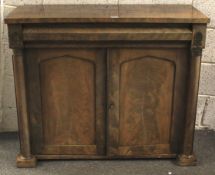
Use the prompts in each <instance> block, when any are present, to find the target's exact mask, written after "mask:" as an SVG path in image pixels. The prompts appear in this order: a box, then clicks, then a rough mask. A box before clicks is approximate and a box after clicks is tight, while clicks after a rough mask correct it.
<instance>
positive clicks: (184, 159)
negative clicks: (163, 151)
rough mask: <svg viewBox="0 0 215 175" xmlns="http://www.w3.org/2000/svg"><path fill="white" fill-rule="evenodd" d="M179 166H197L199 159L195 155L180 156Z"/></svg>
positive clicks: (178, 159)
mask: <svg viewBox="0 0 215 175" xmlns="http://www.w3.org/2000/svg"><path fill="white" fill-rule="evenodd" d="M177 164H178V165H179V166H195V165H196V164H197V159H196V156H195V155H194V154H192V155H185V154H180V155H179V156H178V158H177Z"/></svg>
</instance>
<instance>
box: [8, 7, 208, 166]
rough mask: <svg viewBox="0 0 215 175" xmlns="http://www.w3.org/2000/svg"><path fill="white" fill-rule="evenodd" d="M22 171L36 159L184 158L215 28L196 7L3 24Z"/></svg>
mask: <svg viewBox="0 0 215 175" xmlns="http://www.w3.org/2000/svg"><path fill="white" fill-rule="evenodd" d="M5 22H6V23H7V24H8V32H9V44H10V48H12V49H13V51H14V55H13V65H14V77H15V89H16V99H17V111H18V124H19V136H20V154H19V155H18V156H17V167H35V166H36V160H37V159H118V158H124V159H126V158H177V162H178V164H179V165H195V164H196V157H195V155H194V153H193V135H194V127H195V116H196V103H197V97H198V83H199V73H200V64H201V53H202V49H203V48H204V46H205V38H206V26H207V23H208V22H209V19H208V18H207V17H206V16H204V15H203V14H202V13H201V12H199V11H198V10H197V9H195V8H194V7H192V6H188V5H119V6H115V5H57V6H56V5H46V6H36V5H29V6H28V5H26V6H20V7H18V8H16V9H15V10H14V11H13V12H12V13H10V14H9V16H8V17H7V18H6V19H5Z"/></svg>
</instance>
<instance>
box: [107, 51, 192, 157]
mask: <svg viewBox="0 0 215 175" xmlns="http://www.w3.org/2000/svg"><path fill="white" fill-rule="evenodd" d="M188 55H189V52H187V49H143V48H139V49H112V50H111V51H110V55H109V62H110V63H109V67H110V69H109V70H110V72H109V76H110V85H109V89H110V91H109V93H110V95H109V110H110V115H109V120H110V125H109V132H110V134H109V139H110V145H109V154H111V155H133V156H139V155H147V154H158V155H159V154H170V153H175V154H176V153H178V150H179V148H178V146H179V145H178V143H179V142H180V137H176V135H177V134H178V131H179V129H180V128H183V123H182V121H183V120H181V121H179V120H178V118H180V116H184V111H185V109H184V108H183V103H184V101H185V88H184V86H185V85H186V84H182V83H181V82H186V77H187V72H186V70H187V68H188ZM176 121H177V122H176Z"/></svg>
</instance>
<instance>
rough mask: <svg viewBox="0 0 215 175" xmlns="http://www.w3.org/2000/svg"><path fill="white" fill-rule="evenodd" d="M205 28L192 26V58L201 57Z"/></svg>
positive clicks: (203, 26)
mask: <svg viewBox="0 0 215 175" xmlns="http://www.w3.org/2000/svg"><path fill="white" fill-rule="evenodd" d="M205 38H206V26H205V25H194V26H193V40H192V46H191V52H192V56H194V57H201V56H202V49H203V48H204V47H205Z"/></svg>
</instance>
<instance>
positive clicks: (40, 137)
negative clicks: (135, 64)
mask: <svg viewBox="0 0 215 175" xmlns="http://www.w3.org/2000/svg"><path fill="white" fill-rule="evenodd" d="M104 54H105V52H104V51H103V50H96V49H89V50H87V49H56V50H51V49H37V50H35V49H34V50H31V49H29V50H27V51H26V55H25V56H26V65H27V81H28V82H29V87H28V92H29V102H30V104H29V112H30V123H31V127H32V128H33V130H34V132H33V133H32V149H33V150H32V151H33V153H34V154H38V153H44V154H58V153H59V154H62V153H63V154H78V155H84V154H89V155H96V154H104V135H105V133H104V119H105V62H106V60H105V55H104ZM65 128H67V129H65ZM38 133H40V134H38Z"/></svg>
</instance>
